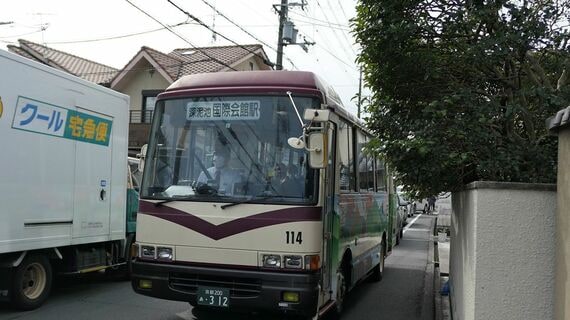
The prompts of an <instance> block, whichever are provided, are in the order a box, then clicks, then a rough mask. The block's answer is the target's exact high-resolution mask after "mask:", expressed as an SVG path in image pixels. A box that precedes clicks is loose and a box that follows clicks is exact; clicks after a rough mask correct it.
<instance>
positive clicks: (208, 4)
mask: <svg viewBox="0 0 570 320" xmlns="http://www.w3.org/2000/svg"><path fill="white" fill-rule="evenodd" d="M202 2H203V3H205V4H206V5H207V6H208V7H210V8H212V10H214V12H216V13H217V14H219V15H220V16H221V17H222V18H224V19H226V20H228V21H229V22H230V23H231V24H233V25H234V26H236V27H238V28H239V29H240V30H241V31H243V32H245V33H246V34H247V35H248V36H250V37H252V38H253V39H255V40H257V41H259V42H260V43H261V44H263V45H265V46H266V47H268V48H269V49H271V50H273V51H275V52H277V49H275V47H273V46H271V45H270V44H268V43H267V42H265V41H263V40H261V39H259V38H258V37H256V36H255V35H253V34H252V33H251V32H249V31H247V30H246V29H244V27H243V26H240V25H239V24H237V23H235V22H234V21H233V20H232V19H230V18H228V17H227V16H226V15H225V14H223V13H222V12H220V10H218V9H216V7H214V6H213V5H212V4H210V3H209V2H208V1H207V0H202ZM285 59H287V61H289V62H290V63H291V65H292V66H293V68H295V69H298V68H297V66H296V65H295V64H294V63H293V60H291V59H289V58H287V57H285Z"/></svg>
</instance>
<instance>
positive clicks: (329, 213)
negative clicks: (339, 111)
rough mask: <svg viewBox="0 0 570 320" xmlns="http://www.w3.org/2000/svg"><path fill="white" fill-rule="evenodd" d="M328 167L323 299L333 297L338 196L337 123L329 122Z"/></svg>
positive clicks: (324, 225)
mask: <svg viewBox="0 0 570 320" xmlns="http://www.w3.org/2000/svg"><path fill="white" fill-rule="evenodd" d="M327 146H328V148H327V149H325V150H326V151H327V167H326V171H325V184H324V188H325V202H324V208H323V213H324V216H323V264H322V292H323V295H324V297H323V298H324V299H323V301H328V300H330V299H331V298H332V296H331V293H332V290H331V279H332V276H334V274H332V271H333V270H332V267H333V264H332V262H333V259H332V257H333V255H332V241H333V237H332V235H333V222H334V215H335V212H334V210H335V201H338V199H336V200H335V198H336V197H337V196H338V194H336V191H335V187H336V183H335V181H336V170H335V168H336V156H335V154H336V150H337V148H336V138H335V125H334V124H333V123H330V124H329V127H328V129H327Z"/></svg>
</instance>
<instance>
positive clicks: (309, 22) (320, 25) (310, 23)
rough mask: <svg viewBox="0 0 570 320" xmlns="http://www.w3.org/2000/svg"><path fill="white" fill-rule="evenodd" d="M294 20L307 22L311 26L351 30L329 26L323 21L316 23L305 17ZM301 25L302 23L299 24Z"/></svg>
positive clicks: (344, 29)
mask: <svg viewBox="0 0 570 320" xmlns="http://www.w3.org/2000/svg"><path fill="white" fill-rule="evenodd" d="M293 20H294V21H298V22H302V23H306V24H307V25H311V26H319V27H325V28H329V29H331V30H332V29H337V30H341V31H350V29H348V28H342V27H333V26H329V25H326V24H321V23H315V22H314V21H310V20H304V19H299V18H293ZM298 26H301V25H298Z"/></svg>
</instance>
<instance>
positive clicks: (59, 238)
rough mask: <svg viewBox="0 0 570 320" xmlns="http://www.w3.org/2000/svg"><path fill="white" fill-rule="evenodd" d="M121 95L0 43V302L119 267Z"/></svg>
mask: <svg viewBox="0 0 570 320" xmlns="http://www.w3.org/2000/svg"><path fill="white" fill-rule="evenodd" d="M128 105H129V98H128V96H126V95H123V94H120V93H117V92H115V91H112V90H110V89H107V88H104V87H102V86H99V85H96V84H94V83H91V82H88V81H85V80H82V79H80V78H77V77H74V76H71V75H69V74H66V73H64V72H60V71H58V70H55V69H53V68H50V67H47V66H45V65H42V64H39V63H36V62H33V61H31V60H28V59H25V58H22V57H20V56H17V55H14V54H12V53H9V52H6V51H2V50H0V299H1V300H8V301H11V302H12V305H13V306H15V307H18V308H20V309H33V308H36V307H38V306H40V305H41V304H42V303H43V302H44V300H45V299H46V298H47V296H48V295H49V291H50V288H51V286H52V279H53V274H54V273H56V272H61V273H83V272H88V271H95V270H100V269H103V268H107V267H110V266H118V265H124V264H125V261H126V258H125V257H127V256H128V253H129V251H130V250H128V248H129V246H130V244H129V243H128V242H129V237H128V234H127V233H126V206H127V192H126V189H127V160H126V159H127V140H128V139H127V136H128V118H127V116H128Z"/></svg>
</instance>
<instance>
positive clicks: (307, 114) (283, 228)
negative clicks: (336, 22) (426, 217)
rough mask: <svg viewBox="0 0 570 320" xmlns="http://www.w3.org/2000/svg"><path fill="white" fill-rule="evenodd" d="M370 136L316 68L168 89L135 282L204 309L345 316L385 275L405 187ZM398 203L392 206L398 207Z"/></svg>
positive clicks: (147, 168)
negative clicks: (356, 293)
mask: <svg viewBox="0 0 570 320" xmlns="http://www.w3.org/2000/svg"><path fill="white" fill-rule="evenodd" d="M368 139H369V133H368V132H367V130H366V129H365V127H364V126H363V123H362V122H361V121H359V120H358V119H356V118H355V117H354V116H352V115H351V114H349V113H348V112H347V111H346V110H345V109H344V108H343V107H342V104H341V102H340V99H339V98H338V96H337V94H336V93H335V92H334V91H333V90H332V89H331V88H330V87H329V86H327V85H326V84H325V83H324V82H323V81H322V80H320V79H319V78H318V77H316V76H315V75H314V74H312V73H310V72H293V71H261V72H255V71H252V72H228V73H213V74H200V75H191V76H187V77H184V78H182V79H180V80H178V81H177V82H175V83H174V84H173V85H171V86H170V87H169V88H168V89H167V90H166V91H165V92H164V93H162V94H160V95H159V96H158V99H157V104H156V108H155V113H154V119H153V123H152V129H151V134H150V139H149V144H148V149H147V152H145V159H144V173H143V179H142V185H141V189H140V194H141V200H140V208H139V213H138V221H137V244H136V247H137V251H138V256H137V258H136V260H135V261H134V262H133V274H132V286H133V288H134V290H135V291H136V292H138V293H140V294H144V295H148V296H153V297H158V298H162V299H170V300H179V301H187V302H189V303H190V304H191V305H193V306H194V307H197V308H215V309H222V310H228V311H240V310H244V311H275V312H281V313H287V314H296V315H301V316H303V317H307V318H317V317H318V316H319V315H321V314H323V313H325V312H326V311H327V310H335V311H336V312H340V311H341V308H342V301H343V299H344V297H345V295H346V294H347V293H348V292H349V291H350V289H351V288H353V287H354V286H355V285H356V284H357V283H358V282H359V281H361V280H363V279H366V278H367V277H368V276H371V278H373V279H374V280H377V281H379V280H380V279H381V278H382V272H383V268H384V258H385V257H386V256H387V254H388V252H389V250H390V249H391V247H392V244H393V243H394V242H395V239H396V238H397V237H398V235H397V232H398V230H397V229H393V228H392V227H390V226H396V222H395V219H396V217H395V211H396V208H395V207H394V206H393V205H389V202H390V201H389V200H390V199H392V201H393V200H395V199H396V198H395V194H392V193H395V192H392V191H389V190H395V187H393V185H392V184H391V183H390V185H388V178H387V177H388V176H389V175H387V174H386V169H385V166H384V164H383V163H382V162H381V161H380V160H379V159H376V158H375V157H373V156H368V155H367V154H365V153H364V152H363V146H364V145H365V144H366V142H367V141H368ZM389 208H390V209H389Z"/></svg>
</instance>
